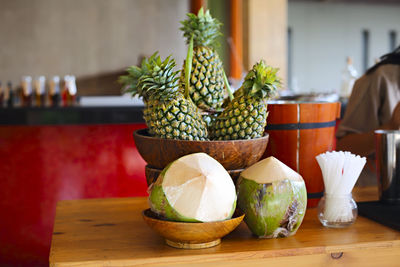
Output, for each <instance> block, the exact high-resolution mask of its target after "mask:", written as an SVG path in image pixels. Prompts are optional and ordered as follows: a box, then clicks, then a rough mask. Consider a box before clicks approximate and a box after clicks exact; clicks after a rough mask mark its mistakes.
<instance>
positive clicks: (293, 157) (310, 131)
mask: <svg viewBox="0 0 400 267" xmlns="http://www.w3.org/2000/svg"><path fill="white" fill-rule="evenodd" d="M268 111H269V115H268V124H267V127H266V131H267V132H268V133H269V144H268V146H267V149H266V151H265V153H264V157H268V156H274V157H276V158H277V159H279V160H280V161H282V162H283V163H285V164H286V165H288V166H289V167H291V168H292V169H293V170H295V171H297V172H298V173H300V174H301V176H302V177H303V178H304V181H305V183H306V187H307V197H308V207H315V206H316V205H317V204H318V201H319V199H320V198H321V197H322V195H323V191H324V184H323V180H322V173H321V169H320V168H319V165H318V163H317V160H316V159H315V156H317V155H319V154H320V153H324V152H326V151H332V150H334V149H335V145H336V142H335V126H336V119H337V118H339V116H340V103H339V102H334V103H328V102H281V101H279V102H272V103H270V104H268Z"/></svg>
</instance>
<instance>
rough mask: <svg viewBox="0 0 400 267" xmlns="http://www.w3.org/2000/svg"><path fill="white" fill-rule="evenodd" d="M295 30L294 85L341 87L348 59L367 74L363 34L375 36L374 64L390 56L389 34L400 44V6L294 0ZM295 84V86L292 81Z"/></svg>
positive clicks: (291, 19)
mask: <svg viewBox="0 0 400 267" xmlns="http://www.w3.org/2000/svg"><path fill="white" fill-rule="evenodd" d="M288 25H289V27H291V29H292V45H293V46H292V55H293V57H292V63H293V64H292V67H291V69H292V77H291V78H292V82H295V83H296V80H297V86H298V90H299V92H301V93H304V92H331V91H334V90H337V89H338V88H340V82H341V73H342V71H343V69H344V67H345V63H346V57H347V56H351V57H352V58H353V65H354V67H355V68H356V69H357V71H358V73H359V75H360V74H362V71H363V68H362V31H363V30H364V29H366V30H369V32H370V55H369V59H370V62H369V66H372V65H373V64H374V59H376V58H379V57H380V56H381V55H383V54H385V53H388V52H389V48H390V45H389V31H391V30H395V31H396V32H397V45H398V44H399V41H400V5H393V6H387V5H385V6H383V5H365V4H343V3H342V4H334V3H310V2H296V3H293V2H289V6H288ZM292 85H295V84H294V83H292Z"/></svg>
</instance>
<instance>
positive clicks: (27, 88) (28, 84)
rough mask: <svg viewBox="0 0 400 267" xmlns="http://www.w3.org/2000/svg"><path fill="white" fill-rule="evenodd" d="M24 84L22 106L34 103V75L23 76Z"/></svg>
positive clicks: (22, 82)
mask: <svg viewBox="0 0 400 267" xmlns="http://www.w3.org/2000/svg"><path fill="white" fill-rule="evenodd" d="M21 86H22V96H21V99H22V106H24V107H29V106H31V104H32V77H31V76H23V77H22V81H21Z"/></svg>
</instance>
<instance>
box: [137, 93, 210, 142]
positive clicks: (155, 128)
mask: <svg viewBox="0 0 400 267" xmlns="http://www.w3.org/2000/svg"><path fill="white" fill-rule="evenodd" d="M143 115H144V116H143V117H144V119H145V121H146V124H147V126H148V127H149V133H150V134H151V135H153V136H155V137H159V138H167V139H180V140H208V130H207V126H206V124H205V122H204V121H203V120H202V118H201V115H200V113H199V111H198V109H197V107H196V106H195V105H194V104H193V102H192V101H191V100H188V99H186V98H185V97H184V96H183V95H182V94H176V95H173V96H171V97H170V98H168V99H166V100H164V99H151V100H149V101H148V102H147V106H146V107H145V109H144V111H143Z"/></svg>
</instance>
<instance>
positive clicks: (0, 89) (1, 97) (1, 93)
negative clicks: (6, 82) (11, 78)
mask: <svg viewBox="0 0 400 267" xmlns="http://www.w3.org/2000/svg"><path fill="white" fill-rule="evenodd" d="M3 101H4V90H3V86H2V84H1V81H0V107H3Z"/></svg>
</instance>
